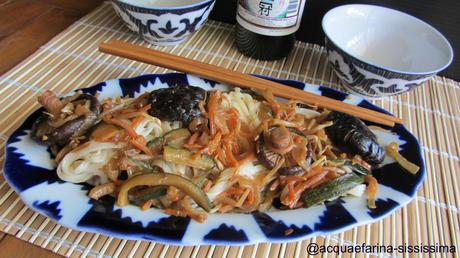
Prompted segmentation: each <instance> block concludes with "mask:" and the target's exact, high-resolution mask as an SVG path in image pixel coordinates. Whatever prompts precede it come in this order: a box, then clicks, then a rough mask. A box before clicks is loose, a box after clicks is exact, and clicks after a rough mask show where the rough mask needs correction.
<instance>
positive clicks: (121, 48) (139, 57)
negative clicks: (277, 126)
mask: <svg viewBox="0 0 460 258" xmlns="http://www.w3.org/2000/svg"><path fill="white" fill-rule="evenodd" d="M99 50H100V51H101V52H104V53H108V54H112V55H116V56H120V57H125V58H129V59H132V60H136V61H140V62H144V63H148V64H153V65H157V66H161V67H165V68H169V69H172V70H176V71H181V72H185V73H190V74H194V75H198V76H200V77H203V78H206V79H210V80H214V81H219V82H222V83H226V84H229V85H234V86H238V87H241V88H251V89H256V90H260V91H263V90H267V89H269V90H271V91H272V92H273V94H274V95H275V96H278V97H282V98H286V99H294V100H299V101H302V102H304V103H307V104H311V105H315V106H318V107H322V108H326V109H329V110H334V111H339V112H343V113H347V114H349V115H353V116H356V117H359V118H361V119H363V120H366V121H370V122H374V123H377V124H382V125H386V126H390V127H393V126H394V125H395V123H399V124H402V122H403V121H402V119H400V118H397V117H394V116H390V115H386V114H383V113H380V112H376V111H373V110H370V109H366V108H362V107H359V106H354V105H351V104H347V103H344V102H342V101H338V100H335V99H331V98H328V97H324V96H319V95H316V94H313V93H310V92H306V91H303V90H299V89H295V88H292V87H289V86H285V85H282V84H280V83H276V82H272V81H269V80H266V79H262V78H259V77H255V76H251V75H247V74H243V73H240V72H237V71H233V70H229V69H225V68H222V67H218V66H214V65H210V64H206V63H203V62H199V61H195V60H192V59H188V58H184V57H180V56H175V55H171V54H168V53H164V52H161V51H157V50H153V49H150V48H145V47H141V46H138V45H133V44H130V43H126V42H123V41H119V40H112V41H110V42H109V43H101V44H100V45H99Z"/></svg>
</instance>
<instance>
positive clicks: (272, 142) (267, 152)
mask: <svg viewBox="0 0 460 258" xmlns="http://www.w3.org/2000/svg"><path fill="white" fill-rule="evenodd" d="M292 134H298V135H302V133H301V132H300V131H298V130H296V129H294V128H285V127H271V128H270V129H269V130H268V137H267V136H264V135H263V134H261V135H260V136H259V138H258V139H257V142H256V154H257V159H258V160H259V162H261V163H262V165H264V166H265V167H266V168H268V169H273V168H274V167H275V166H276V164H277V163H278V162H279V161H280V160H281V158H282V157H283V155H284V154H287V153H288V152H281V153H280V152H277V151H276V148H280V149H283V148H288V147H289V144H290V145H291V146H292ZM274 147H275V149H274ZM289 150H290V149H289ZM305 159H306V161H307V163H308V164H310V163H311V150H310V148H309V144H308V145H307V155H306V157H305ZM288 160H289V159H286V162H285V164H283V166H282V167H281V168H280V169H279V170H278V173H279V174H280V175H296V174H300V173H302V172H304V171H305V170H304V169H303V168H302V167H301V166H298V165H292V166H291V165H289V164H288V163H289V162H288ZM286 165H287V166H286Z"/></svg>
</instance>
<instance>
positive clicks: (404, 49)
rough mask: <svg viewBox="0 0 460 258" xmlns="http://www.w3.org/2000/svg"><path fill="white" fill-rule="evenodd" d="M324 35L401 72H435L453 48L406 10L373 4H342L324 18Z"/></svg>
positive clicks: (353, 52) (345, 48) (368, 59)
mask: <svg viewBox="0 0 460 258" xmlns="http://www.w3.org/2000/svg"><path fill="white" fill-rule="evenodd" d="M323 30H324V33H325V34H326V35H327V37H328V38H329V39H330V40H331V41H332V42H333V43H334V44H336V45H337V46H338V47H339V48H341V49H342V50H343V51H345V52H346V53H348V54H350V55H352V56H354V57H355V58H358V59H360V60H362V61H364V62H367V63H369V64H372V65H375V66H379V67H383V68H387V69H388V70H392V71H396V72H402V73H434V72H437V71H440V70H442V69H444V68H445V67H447V66H448V65H449V64H450V62H451V61H452V57H453V51H452V47H451V46H450V44H449V42H448V41H447V40H446V38H445V37H444V36H443V35H442V34H441V33H440V32H438V31H437V30H436V29H434V28H433V27H431V26H430V25H428V24H427V23H425V22H423V21H421V20H419V19H417V18H415V17H413V16H410V15H408V14H405V13H402V12H399V11H395V10H392V9H388V8H384V7H379V6H372V5H344V6H339V7H337V8H334V9H332V10H331V11H329V12H328V13H327V14H326V15H325V16H324V18H323Z"/></svg>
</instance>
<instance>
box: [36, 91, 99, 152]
mask: <svg viewBox="0 0 460 258" xmlns="http://www.w3.org/2000/svg"><path fill="white" fill-rule="evenodd" d="M56 99H57V97H56ZM53 102H54V103H57V101H56V100H54V101H53ZM86 102H89V108H88V109H86V108H83V107H82V106H84V103H86ZM71 103H78V104H76V105H75V106H77V108H76V110H75V111H74V113H73V114H70V115H67V117H66V116H63V115H62V113H61V114H59V113H58V112H56V110H53V113H51V112H48V113H51V114H52V115H51V116H50V115H49V114H45V113H43V114H42V115H41V116H40V117H39V118H38V119H37V120H36V121H35V123H34V124H33V125H32V132H31V136H32V138H33V139H34V140H36V141H37V142H39V143H42V144H45V145H58V146H64V145H66V144H67V143H68V142H69V141H70V140H71V139H72V138H75V137H79V136H82V135H84V134H86V132H88V130H89V129H90V128H91V127H92V126H94V125H95V124H96V123H98V122H99V120H100V117H99V114H100V104H99V101H98V100H97V98H96V97H94V96H92V95H89V94H80V95H79V96H78V97H77V98H76V99H75V100H73V101H71ZM78 105H80V107H82V108H81V109H83V110H84V112H81V114H77V113H78V112H77V111H78V110H77V109H78V108H79V107H78ZM56 106H59V105H56ZM61 106H62V105H61ZM45 109H47V110H49V107H48V106H46V105H45ZM69 116H72V117H70V118H72V119H66V118H69ZM62 121H64V122H63V123H60V122H62Z"/></svg>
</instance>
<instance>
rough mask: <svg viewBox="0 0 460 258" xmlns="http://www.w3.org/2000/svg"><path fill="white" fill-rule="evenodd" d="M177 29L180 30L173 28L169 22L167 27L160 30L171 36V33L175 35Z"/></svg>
mask: <svg viewBox="0 0 460 258" xmlns="http://www.w3.org/2000/svg"><path fill="white" fill-rule="evenodd" d="M177 29H179V28H177V27H172V26H171V21H168V22H167V23H166V26H165V27H164V28H159V30H160V31H161V32H163V33H164V34H171V33H173V32H174V31H176V30H177Z"/></svg>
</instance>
